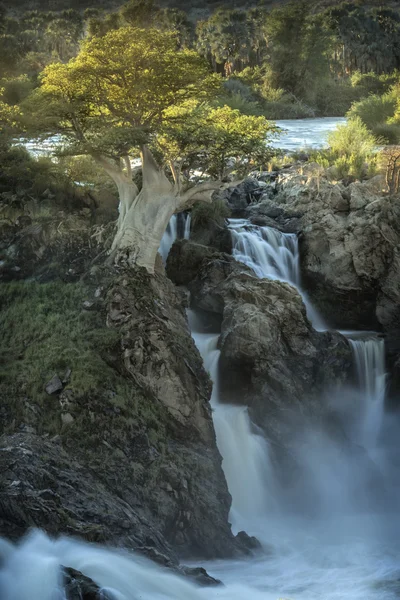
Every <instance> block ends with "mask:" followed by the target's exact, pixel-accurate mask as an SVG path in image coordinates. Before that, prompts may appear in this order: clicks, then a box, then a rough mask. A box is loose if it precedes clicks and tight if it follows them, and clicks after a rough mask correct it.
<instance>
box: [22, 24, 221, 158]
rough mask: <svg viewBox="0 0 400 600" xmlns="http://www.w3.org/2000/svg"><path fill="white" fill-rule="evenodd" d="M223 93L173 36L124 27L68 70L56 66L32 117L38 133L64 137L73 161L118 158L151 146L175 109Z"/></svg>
mask: <svg viewBox="0 0 400 600" xmlns="http://www.w3.org/2000/svg"><path fill="white" fill-rule="evenodd" d="M218 89H219V81H218V79H217V78H216V77H215V76H214V75H212V74H210V73H209V71H208V68H207V65H206V64H205V63H204V61H203V60H202V59H201V58H200V57H199V56H198V55H197V54H196V53H195V52H194V51H192V50H178V49H177V45H176V39H175V36H174V34H173V33H162V32H160V31H157V30H155V29H135V28H132V27H124V28H120V29H118V30H115V31H110V32H109V33H107V34H106V35H105V36H104V37H100V38H92V39H90V40H88V41H87V42H86V43H85V44H84V45H83V47H82V50H81V52H80V53H79V55H78V56H77V58H76V59H73V60H71V61H70V62H69V63H68V64H61V63H57V64H53V65H49V66H48V67H47V68H46V69H45V71H44V74H43V77H42V86H41V88H40V90H39V91H38V92H37V94H35V95H33V96H32V98H31V100H30V102H27V103H26V104H25V113H26V115H27V120H28V124H29V126H30V128H31V129H32V128H33V127H35V126H36V125H37V123H39V124H40V127H41V128H42V129H45V130H46V133H47V135H53V134H54V133H61V134H64V137H65V138H66V139H68V141H69V142H70V144H72V148H70V150H71V151H72V152H73V153H75V154H78V153H80V154H86V153H90V154H93V153H95V152H102V153H105V154H108V155H110V156H112V157H113V158H114V157H115V156H121V155H126V154H128V153H129V152H130V150H131V149H132V147H134V146H137V145H140V144H143V143H144V142H145V141H147V140H148V136H149V134H150V132H151V131H152V130H154V129H156V128H157V126H158V125H159V124H160V122H161V120H162V117H163V112H164V111H165V110H166V109H168V108H169V107H171V106H173V105H175V104H179V103H181V102H184V101H186V100H189V99H190V98H200V99H201V98H204V99H207V98H209V97H210V96H212V95H214V94H215V93H216V91H217V90H218ZM32 116H33V118H32Z"/></svg>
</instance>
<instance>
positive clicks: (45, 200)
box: [0, 145, 86, 216]
mask: <svg viewBox="0 0 400 600" xmlns="http://www.w3.org/2000/svg"><path fill="white" fill-rule="evenodd" d="M74 181H75V180H74V179H71V178H70V177H69V174H68V172H66V170H65V169H64V167H63V165H60V164H58V163H55V162H53V161H51V160H50V159H49V158H45V157H40V158H35V157H34V156H32V155H31V154H30V153H29V152H28V151H27V150H26V148H24V147H23V146H12V147H9V146H7V145H3V146H0V194H3V196H2V210H3V216H5V215H7V214H9V215H10V216H11V215H13V214H14V213H15V210H13V207H14V208H15V209H17V212H18V214H20V213H21V206H22V205H25V204H26V203H28V204H29V205H30V207H31V208H30V210H29V212H30V213H31V216H33V212H35V214H36V213H37V212H42V209H43V208H44V207H46V209H48V208H49V206H50V207H51V211H50V212H54V211H57V210H61V209H74V208H83V207H85V206H86V204H85V190H84V189H83V188H82V187H80V186H77V185H76V184H75V183H74ZM16 198H18V201H17V202H16ZM6 207H7V208H6ZM22 212H23V211H22Z"/></svg>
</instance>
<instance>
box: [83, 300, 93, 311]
mask: <svg viewBox="0 0 400 600" xmlns="http://www.w3.org/2000/svg"><path fill="white" fill-rule="evenodd" d="M82 307H83V308H84V310H95V308H96V302H92V301H91V300H85V301H84V302H83V304H82Z"/></svg>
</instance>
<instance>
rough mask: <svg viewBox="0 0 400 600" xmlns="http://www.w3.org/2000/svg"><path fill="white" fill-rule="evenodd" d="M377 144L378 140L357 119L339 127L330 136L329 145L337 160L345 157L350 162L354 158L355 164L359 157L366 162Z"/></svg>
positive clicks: (358, 118)
mask: <svg viewBox="0 0 400 600" xmlns="http://www.w3.org/2000/svg"><path fill="white" fill-rule="evenodd" d="M377 143H378V142H377V140H376V139H375V137H374V136H373V135H372V133H371V132H370V131H369V130H368V128H367V127H366V125H364V123H363V122H362V121H361V119H360V117H355V118H354V119H350V120H349V121H348V122H347V123H345V124H343V125H339V126H338V127H337V128H336V130H335V131H332V132H331V133H330V134H329V136H328V144H329V146H330V149H331V152H332V154H333V155H334V156H336V157H337V158H339V157H343V156H345V157H347V158H348V159H349V160H350V158H351V157H353V158H352V161H353V163H355V161H356V159H357V157H359V158H360V160H361V159H362V160H366V158H367V157H368V156H370V155H371V154H372V153H373V152H374V149H375V147H376V146H377Z"/></svg>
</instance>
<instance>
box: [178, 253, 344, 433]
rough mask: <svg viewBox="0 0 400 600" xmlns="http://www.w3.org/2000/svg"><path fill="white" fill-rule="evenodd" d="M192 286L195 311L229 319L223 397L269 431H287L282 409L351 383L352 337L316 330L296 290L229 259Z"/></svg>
mask: <svg viewBox="0 0 400 600" xmlns="http://www.w3.org/2000/svg"><path fill="white" fill-rule="evenodd" d="M189 287H190V290H191V293H192V302H193V304H194V306H195V307H197V308H200V309H202V310H206V311H210V312H215V313H218V314H221V315H222V319H223V320H222V331H221V338H220V348H221V369H222V372H223V373H225V374H226V376H225V377H224V376H222V377H221V381H222V382H225V383H224V384H223V385H222V388H221V394H222V396H223V397H224V396H225V399H226V400H227V401H228V400H229V402H232V401H236V402H238V403H240V404H244V403H245V404H248V405H249V406H250V407H251V413H252V416H253V418H254V420H255V422H256V423H258V424H259V425H261V426H262V427H263V428H264V429H266V430H268V431H270V430H271V426H272V427H279V420H280V413H281V411H282V410H287V408H288V407H290V406H294V405H297V406H301V405H302V403H304V402H306V401H307V402H312V401H315V400H316V399H317V398H318V397H321V395H322V394H324V393H326V392H327V390H329V389H330V388H332V387H335V386H336V385H339V384H340V383H341V382H343V381H344V380H346V379H347V378H348V377H349V374H350V370H351V365H352V359H351V351H350V348H349V346H348V343H347V341H346V339H345V338H344V337H342V336H341V335H340V334H339V333H336V332H323V333H319V332H316V331H315V330H314V329H313V328H312V327H311V324H310V323H309V321H308V319H307V315H306V309H305V306H304V304H303V301H302V298H301V296H300V295H299V293H298V292H297V290H296V289H295V288H294V287H292V286H291V285H289V284H286V283H282V282H279V281H273V280H269V279H257V278H256V277H254V276H253V274H252V273H251V271H249V270H248V269H247V267H244V266H242V265H239V264H238V263H236V262H235V261H234V260H233V259H231V258H228V257H221V258H220V259H219V260H211V261H208V262H204V263H203V266H202V268H201V270H200V273H199V274H198V277H197V278H196V279H195V280H194V281H192V282H191V283H190V286H189Z"/></svg>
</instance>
